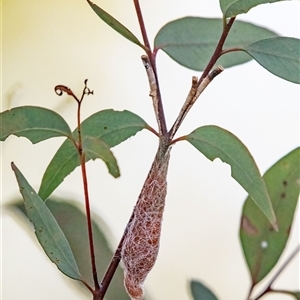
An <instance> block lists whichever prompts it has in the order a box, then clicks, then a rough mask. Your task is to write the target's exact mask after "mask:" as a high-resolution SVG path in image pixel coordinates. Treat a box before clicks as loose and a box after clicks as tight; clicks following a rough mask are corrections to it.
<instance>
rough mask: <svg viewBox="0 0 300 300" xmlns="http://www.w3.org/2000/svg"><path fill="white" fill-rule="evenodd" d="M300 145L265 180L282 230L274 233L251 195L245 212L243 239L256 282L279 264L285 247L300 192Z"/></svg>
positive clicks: (280, 161)
mask: <svg viewBox="0 0 300 300" xmlns="http://www.w3.org/2000/svg"><path fill="white" fill-rule="evenodd" d="M299 162H300V148H297V149H295V150H293V151H292V152H290V153H289V154H288V155H286V156H285V157H283V158H282V159H280V160H279V161H278V162H277V163H276V164H274V165H273V166H272V167H271V168H270V169H269V170H268V171H267V172H266V173H265V175H264V180H265V183H266V186H267V189H268V191H269V195H270V198H271V201H272V204H273V207H274V209H275V214H276V217H277V222H278V227H279V231H278V232H274V230H272V228H270V226H269V224H268V222H267V221H266V219H265V218H264V216H263V214H262V213H261V211H260V210H259V209H258V208H257V206H256V205H255V204H254V203H253V201H251V200H252V199H251V196H248V198H247V200H246V202H245V204H244V207H243V213H242V220H241V227H240V239H241V243H242V247H243V251H244V255H245V258H246V261H247V264H248V268H249V271H250V274H251V278H252V282H253V284H257V283H258V282H260V281H261V280H262V279H263V278H264V277H265V276H266V275H267V274H268V273H269V272H270V271H271V270H272V268H273V267H274V266H275V264H276V263H277V261H278V259H279V258H280V256H281V254H282V251H283V250H284V248H285V245H286V242H287V240H288V237H289V234H290V229H291V226H292V223H293V217H294V213H295V209H296V206H297V201H298V197H299V192H300V165H299Z"/></svg>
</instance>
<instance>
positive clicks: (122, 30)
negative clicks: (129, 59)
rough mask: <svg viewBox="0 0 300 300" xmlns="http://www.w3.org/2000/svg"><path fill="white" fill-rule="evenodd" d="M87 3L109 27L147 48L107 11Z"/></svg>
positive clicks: (89, 2)
mask: <svg viewBox="0 0 300 300" xmlns="http://www.w3.org/2000/svg"><path fill="white" fill-rule="evenodd" d="M87 2H88V4H89V5H90V6H91V8H92V9H93V11H94V12H95V13H96V14H97V15H98V17H99V18H101V19H102V20H103V21H104V22H105V23H106V24H107V25H108V26H110V27H111V28H113V29H114V30H115V31H117V32H118V33H120V34H121V35H122V36H124V37H125V38H126V39H128V40H129V41H131V42H133V43H134V44H136V45H138V46H140V47H142V48H143V49H144V48H145V47H144V45H143V44H141V43H140V41H139V40H138V38H137V37H136V36H135V35H134V34H133V33H132V32H131V31H130V30H128V29H127V28H126V27H125V26H124V25H123V24H121V23H120V22H119V21H118V20H116V19H115V18H114V17H113V16H111V15H110V14H108V13H107V12H106V11H104V10H103V9H102V8H100V7H99V6H97V5H96V4H94V3H93V2H91V1H89V0H87Z"/></svg>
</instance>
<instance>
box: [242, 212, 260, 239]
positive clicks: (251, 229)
mask: <svg viewBox="0 0 300 300" xmlns="http://www.w3.org/2000/svg"><path fill="white" fill-rule="evenodd" d="M242 228H243V230H244V231H245V232H246V233H247V234H249V235H255V234H258V230H257V228H256V227H255V226H254V225H253V224H252V223H251V221H250V220H249V219H248V218H247V217H245V216H243V218H242Z"/></svg>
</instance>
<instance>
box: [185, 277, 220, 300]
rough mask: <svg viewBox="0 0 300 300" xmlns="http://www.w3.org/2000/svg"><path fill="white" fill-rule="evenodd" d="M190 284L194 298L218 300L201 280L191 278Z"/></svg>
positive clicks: (198, 299)
mask: <svg viewBox="0 0 300 300" xmlns="http://www.w3.org/2000/svg"><path fill="white" fill-rule="evenodd" d="M190 286H191V291H192V295H193V298H194V300H218V298H217V297H216V296H215V295H214V293H213V292H212V291H211V290H210V289H209V288H207V287H206V286H205V285H203V284H202V283H201V282H199V281H196V280H191V282H190Z"/></svg>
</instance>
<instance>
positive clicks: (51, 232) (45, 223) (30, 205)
mask: <svg viewBox="0 0 300 300" xmlns="http://www.w3.org/2000/svg"><path fill="white" fill-rule="evenodd" d="M12 169H13V171H14V172H15V175H16V178H17V181H18V184H19V188H20V192H21V194H22V196H23V199H24V203H25V208H26V213H27V216H28V218H29V219H30V221H31V222H32V223H33V225H34V228H35V234H36V237H37V238H38V241H39V243H40V244H41V246H42V247H43V249H44V251H45V253H46V254H47V255H48V257H49V259H50V260H51V261H52V262H53V263H54V264H56V266H57V268H58V269H59V270H60V271H61V272H62V273H64V274H65V275H67V276H69V277H70V278H73V279H76V280H80V281H83V278H82V276H81V274H80V272H79V270H78V267H77V264H76V261H75V258H74V256H73V253H72V250H71V248H70V245H69V243H68V240H67V239H66V237H65V235H64V233H63V232H62V230H61V228H60V227H59V225H58V224H57V221H56V220H55V218H54V217H53V215H52V213H51V212H50V210H49V209H48V208H47V206H46V205H45V203H44V202H43V201H42V199H41V198H40V197H39V196H38V195H37V194H36V192H35V191H34V190H33V188H32V187H31V186H30V185H29V183H28V182H27V180H26V179H25V178H24V176H23V175H22V173H21V172H20V171H19V170H18V168H17V167H16V166H15V164H14V163H12Z"/></svg>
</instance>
